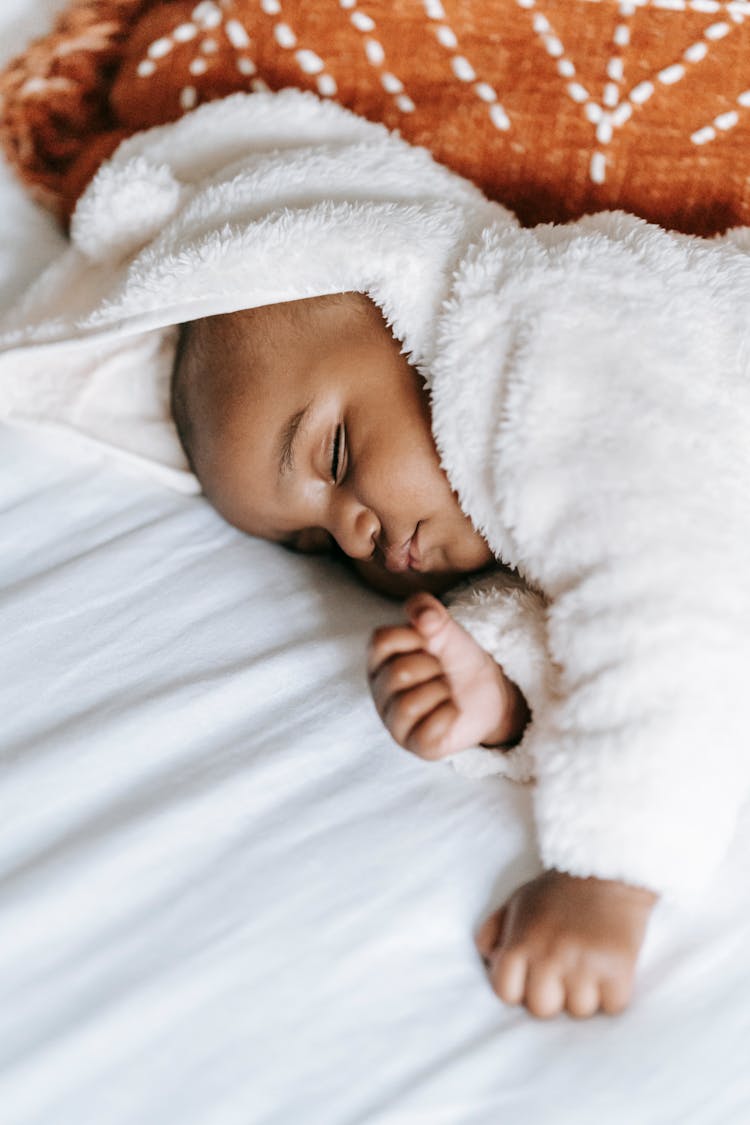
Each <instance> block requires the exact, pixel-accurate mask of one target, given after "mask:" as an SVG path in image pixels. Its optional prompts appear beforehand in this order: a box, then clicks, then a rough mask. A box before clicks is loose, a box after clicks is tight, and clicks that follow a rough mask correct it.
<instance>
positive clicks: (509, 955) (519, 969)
mask: <svg viewBox="0 0 750 1125" xmlns="http://www.w3.org/2000/svg"><path fill="white" fill-rule="evenodd" d="M527 973H528V960H527V957H526V954H525V953H522V952H521V950H520V949H508V950H504V949H499V950H497V951H496V952H495V954H494V955H492V956H491V957H490V981H491V983H492V987H493V988H494V990H495V992H496V993H497V995H498V996H499V997H500V999H501V1000H502V1001H504V1003H506V1004H511V1005H517V1004H522V1003H523V999H524V996H525V994H526V976H527Z"/></svg>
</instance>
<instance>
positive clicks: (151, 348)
mask: <svg viewBox="0 0 750 1125" xmlns="http://www.w3.org/2000/svg"><path fill="white" fill-rule="evenodd" d="M488 223H495V224H497V223H500V224H501V225H503V226H506V227H508V228H509V229H513V230H516V229H517V223H516V221H515V219H514V218H513V217H512V216H511V215H510V213H509V212H507V211H505V210H504V209H503V208H501V207H499V206H498V205H497V204H491V203H488V202H487V201H486V200H485V199H484V197H483V196H482V194H481V192H480V191H479V190H478V189H477V188H475V187H473V186H472V185H471V184H470V183H468V182H467V181H465V180H463V179H461V178H460V177H458V176H456V175H455V174H453V173H452V172H449V171H448V170H447V169H445V168H443V167H442V166H441V165H439V164H437V163H436V162H435V161H434V160H433V159H432V157H431V156H430V155H429V153H428V152H427V151H426V150H424V149H420V148H415V147H413V146H411V145H408V144H407V143H406V142H404V141H402V140H401V139H400V138H399V137H398V136H397V135H395V134H393V133H389V132H388V130H387V129H385V128H384V127H383V126H381V125H376V124H372V123H371V122H368V121H365V120H363V119H362V118H359V117H356V116H355V115H354V114H352V113H350V112H348V111H347V110H344V109H342V108H341V107H340V106H338V105H335V104H333V103H331V102H325V101H321V100H319V99H318V98H316V97H314V96H313V95H311V94H307V93H300V92H298V91H294V90H287V91H283V92H281V93H279V94H267V93H258V94H237V95H234V96H232V97H229V98H226V99H224V100H221V101H217V102H213V103H210V104H208V105H205V106H203V107H201V108H200V109H197V110H196V111H195V112H193V113H190V114H188V115H187V116H185V117H184V118H182V119H181V120H180V121H178V122H176V123H174V124H171V125H166V126H162V127H159V128H156V129H152V130H149V131H147V132H144V133H141V134H138V135H137V136H135V137H133V138H131V139H130V140H128V141H126V142H125V143H124V144H122V145H121V146H120V148H119V149H118V151H117V152H116V154H115V155H114V156H113V158H112V159H111V160H109V161H107V162H106V163H105V164H104V165H103V166H102V167H101V169H100V170H99V172H98V173H97V175H96V177H95V178H94V180H93V181H92V183H91V185H90V186H89V188H88V189H87V191H86V192H85V194H84V195H83V196H82V198H81V200H80V202H79V204H78V207H77V209H76V211H75V214H74V216H73V220H72V226H71V245H70V248H69V249H68V250H67V251H66V252H65V253H64V254H63V256H62V257H61V258H60V259H59V260H58V261H57V262H56V263H54V264H53V265H52V266H51V267H50V269H48V271H47V272H46V273H45V274H44V275H43V276H42V277H41V278H40V279H39V280H38V281H37V282H36V284H35V285H34V286H32V288H31V290H30V291H29V292H28V293H27V294H26V296H25V297H24V298H23V299H22V301H21V302H20V303H19V304H18V305H17V306H16V307H15V308H14V309H12V310H11V312H10V314H9V315H8V316H6V317H5V319H4V320H3V321H2V322H0V350H1V351H2V353H3V354H2V355H0V417H4V418H5V419H7V420H10V421H14V420H15V421H20V422H26V423H34V422H41V423H44V424H47V425H50V424H52V425H63V426H65V427H67V428H69V429H70V430H73V431H75V432H76V433H78V434H79V435H83V436H85V437H86V438H88V439H89V440H96V441H99V442H103V443H104V444H105V445H106V446H108V447H109V448H110V449H112V450H113V451H116V452H119V453H120V454H122V455H124V456H127V457H130V458H131V459H135V460H137V461H139V462H140V463H142V464H143V465H144V466H145V467H146V468H148V469H151V470H152V471H155V472H156V473H157V474H158V475H159V476H160V477H161V478H162V479H163V480H164V481H165V482H166V483H168V484H171V485H173V486H175V487H178V488H185V489H188V490H189V489H192V488H194V487H195V482H194V480H193V479H192V478H191V476H190V474H189V473H188V472H187V466H186V464H185V461H184V458H183V456H182V453H181V450H180V448H179V443H178V442H177V439H176V435H175V433H174V431H173V428H172V427H171V423H170V421H169V411H168V401H169V399H168V383H169V373H170V371H171V363H172V358H173V355H174V346H175V332H174V326H175V325H178V324H180V323H182V322H184V321H187V320H191V319H195V318H197V317H202V316H208V315H213V314H217V313H226V312H232V311H235V310H237V309H244V308H252V307H255V306H260V305H265V304H272V303H275V302H279V301H290V300H295V299H300V298H305V297H312V296H319V295H322V294H327V293H334V292H344V291H347V290H357V291H361V292H365V293H367V294H368V295H369V296H370V297H371V298H372V299H373V300H374V301H375V302H376V303H377V304H378V305H379V306H380V308H381V309H382V311H383V313H384V315H385V317H386V320H387V321H388V323H389V325H390V327H391V329H392V331H393V333H394V334H395V336H396V337H397V338H398V339H399V340H400V341H401V342H402V344H403V346H404V350H405V352H406V353H407V354H408V355H409V357H410V359H411V361H412V362H413V363H414V364H416V365H417V366H418V367H419V368H420V370H422V371H423V373H424V374H425V375H426V376H427V375H428V366H429V359H430V356H431V353H432V349H433V346H434V327H435V324H436V322H437V314H438V312H439V310H440V308H441V306H442V304H443V302H444V300H445V298H446V296H447V293H448V291H449V288H450V284H451V279H452V277H453V275H454V273H455V270H456V268H457V266H458V264H459V262H460V261H461V259H462V258H463V257H464V256H465V254H466V252H467V249H468V247H470V246H471V245H472V244H473V243H474V242H475V241H476V239H477V238H478V237H479V236H480V234H481V231H482V229H483V228H484V227H486V226H487V224H488Z"/></svg>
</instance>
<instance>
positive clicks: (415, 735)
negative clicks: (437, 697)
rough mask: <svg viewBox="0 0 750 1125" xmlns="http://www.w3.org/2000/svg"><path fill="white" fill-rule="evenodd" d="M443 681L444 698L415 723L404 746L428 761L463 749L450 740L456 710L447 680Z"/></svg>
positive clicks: (433, 760)
mask: <svg viewBox="0 0 750 1125" xmlns="http://www.w3.org/2000/svg"><path fill="white" fill-rule="evenodd" d="M444 683H445V684H446V697H445V700H444V701H443V702H441V703H439V704H438V706H437V707H435V708H434V709H433V710H432V711H430V713H429V714H428V715H426V716H425V717H424V718H423V719H422V720H421V722H419V723H417V724H416V726H415V727H414V728H413V730H412V731H411V733H410V735H409V741H408V745H407V747H406V748H407V750H411V752H412V753H413V754H417V755H418V756H419V757H420V758H425V759H426V760H427V761H429V762H435V761H437V760H438V759H439V758H446V757H447V756H448V755H449V754H454V753H455V752H456V751H457V750H463V749H465V747H463V746H453V745H452V744H451V741H450V733H451V727H452V726H453V724H454V723H455V721H456V718H457V715H458V711H457V710H456V705H455V703H454V702H453V697H452V696H451V693H450V689H449V688H448V682H447V680H445V681H444Z"/></svg>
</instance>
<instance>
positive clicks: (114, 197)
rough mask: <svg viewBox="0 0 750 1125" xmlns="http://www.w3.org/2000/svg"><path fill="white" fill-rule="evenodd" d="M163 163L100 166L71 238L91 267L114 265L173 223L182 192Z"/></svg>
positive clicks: (76, 215)
mask: <svg viewBox="0 0 750 1125" xmlns="http://www.w3.org/2000/svg"><path fill="white" fill-rule="evenodd" d="M187 190H188V189H187V188H186V186H185V185H183V184H181V183H180V182H179V181H178V180H176V179H175V178H174V176H173V175H172V171H171V169H170V168H168V167H167V165H166V164H152V163H151V162H150V161H148V160H146V158H145V157H143V156H134V157H133V158H132V159H131V160H128V161H127V162H126V163H124V164H119V163H115V162H111V161H108V162H106V163H105V164H103V165H102V167H101V168H100V169H99V171H98V172H97V174H96V175H95V176H94V179H93V180H92V181H91V183H90V184H89V186H88V188H87V189H86V191H85V192H84V193H83V195H82V196H81V198H80V200H79V202H78V206H77V207H76V209H75V211H74V212H73V218H72V219H71V222H70V237H71V241H72V243H73V245H74V246H75V247H77V249H78V250H80V251H81V253H82V254H84V255H85V256H86V257H87V258H88V259H89V260H90V261H92V262H101V263H104V262H117V261H122V260H123V259H125V258H128V257H130V256H131V255H132V254H135V253H136V252H137V251H138V250H140V249H141V248H142V247H143V246H145V245H146V243H147V242H150V241H151V239H152V238H154V237H155V235H157V234H158V232H159V231H160V230H161V229H162V228H163V227H164V225H165V224H166V223H167V222H169V220H170V219H172V218H173V217H174V216H175V215H176V214H177V212H178V210H179V209H180V207H181V206H182V204H183V202H184V197H185V194H186V192H187Z"/></svg>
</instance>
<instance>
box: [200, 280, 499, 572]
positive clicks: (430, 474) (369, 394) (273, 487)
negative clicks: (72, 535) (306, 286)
mask: <svg viewBox="0 0 750 1125" xmlns="http://www.w3.org/2000/svg"><path fill="white" fill-rule="evenodd" d="M303 305H304V306H306V307H305V308H304V309H302V308H301V306H303ZM262 313H263V317H264V322H263V335H264V337H265V338H266V339H271V340H272V341H273V348H272V356H271V360H270V362H268V363H266V362H263V363H257V362H255V363H254V364H250V363H248V378H247V380H243V385H242V391H241V393H239V394H236V395H235V396H233V399H232V403H231V408H230V409H226V410H225V411H223V414H224V417H223V419H222V421H221V422H220V423H218V424H217V425H216V426H215V427H214V433H212V434H211V436H210V442H209V446H208V456H207V458H206V464H207V472H206V473H205V474H204V480H203V483H204V488H205V490H206V493H207V495H208V497H209V499H210V500H211V501H212V503H213V504H214V505H215V506H216V507H217V508H218V510H219V511H220V512H221V513H222V514H223V515H224V516H225V517H226V518H227V519H228V520H229V521H230V522H231V523H233V524H235V525H236V526H237V527H239V528H241V529H242V530H243V531H246V532H248V533H249V534H251V535H258V536H261V537H263V538H266V539H272V540H277V541H280V542H283V543H287V544H289V545H290V546H293V547H297V548H298V549H301V550H314V549H318V548H325V546H326V544H330V542H331V540H335V542H336V543H337V544H338V545H339V547H340V548H341V550H342V551H343V552H344V553H345V554H347V555H349V556H350V557H351V558H353V559H359V560H367V559H371V560H373V562H375V563H380V564H381V565H382V566H384V567H385V568H386V569H387V570H389V571H392V572H395V573H404V572H408V571H411V572H419V573H422V574H440V575H445V576H450V575H458V574H462V573H466V572H469V571H472V570H477V569H479V568H480V567H482V566H484V565H486V564H487V563H488V562H489V560H490V558H491V552H490V551H489V549H488V547H487V545H486V543H485V542H484V540H483V539H482V538H481V536H480V535H479V534H478V533H477V532H476V531H475V530H474V528H473V527H472V525H471V523H470V521H469V520H468V519H467V518H466V516H465V515H464V514H463V512H462V511H461V509H460V507H459V505H458V502H457V500H456V497H455V495H454V494H453V492H452V491H451V487H450V485H449V483H448V479H447V477H446V476H445V473H444V472H443V470H442V469H441V467H440V464H439V460H438V455H437V452H436V449H435V445H434V442H433V439H432V433H431V430H430V415H429V402H428V397H427V394H426V392H425V390H424V388H423V385H422V380H421V378H420V377H419V375H418V374H417V372H415V371H414V370H413V368H411V367H410V365H409V364H408V362H407V360H406V359H405V357H404V356H403V355H402V354H401V352H400V347H399V344H398V343H397V342H396V341H395V340H394V339H393V337H392V335H391V333H390V331H389V329H388V327H387V325H386V324H385V322H384V320H383V319H382V316H381V314H380V312H379V310H378V309H377V308H376V307H375V306H374V305H372V304H371V303H370V302H365V301H364V298H362V297H361V296H360V295H356V294H347V295H346V296H345V297H343V298H341V299H340V300H339V301H337V302H335V303H332V302H330V301H325V300H321V299H318V298H313V299H311V300H310V301H304V302H293V303H290V304H288V305H286V307H283V306H272V307H270V308H266V309H264V310H262ZM298 314H299V320H298V321H297V319H296V318H297V315H298ZM233 315H234V316H239V317H241V318H242V319H241V331H240V336H239V339H240V341H241V340H242V339H243V335H244V334H245V333H252V332H253V331H254V330H255V327H256V326H254V316H253V313H252V312H250V313H247V312H246V313H240V314H233ZM290 315H291V317H292V319H291V320H290ZM297 328H299V331H298V330H297ZM244 338H245V339H248V341H249V340H250V337H249V336H244ZM240 347H241V345H240ZM250 351H251V349H250V347H248V355H249V354H250ZM233 362H234V360H233ZM251 368H254V369H251Z"/></svg>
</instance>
